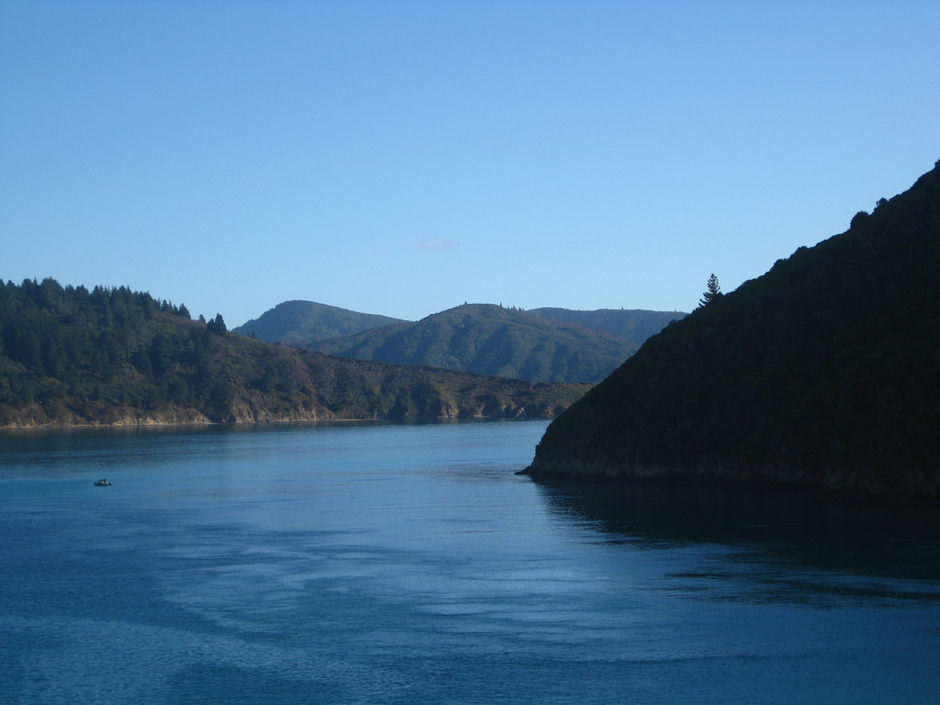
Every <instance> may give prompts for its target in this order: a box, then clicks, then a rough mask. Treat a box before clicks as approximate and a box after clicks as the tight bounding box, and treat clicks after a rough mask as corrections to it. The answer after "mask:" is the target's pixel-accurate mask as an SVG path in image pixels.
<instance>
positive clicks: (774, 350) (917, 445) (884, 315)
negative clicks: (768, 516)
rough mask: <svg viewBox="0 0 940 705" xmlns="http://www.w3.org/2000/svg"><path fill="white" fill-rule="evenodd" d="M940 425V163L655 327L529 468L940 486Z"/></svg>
mask: <svg viewBox="0 0 940 705" xmlns="http://www.w3.org/2000/svg"><path fill="white" fill-rule="evenodd" d="M938 164H940V162H938ZM938 429H940V166H938V168H935V169H934V170H933V171H931V172H929V173H927V174H926V175H924V176H923V177H921V178H920V179H919V180H918V181H917V183H916V184H914V186H913V187H912V188H911V189H910V190H909V191H907V192H905V193H903V194H901V195H899V196H896V197H895V198H893V199H891V200H890V201H881V202H879V205H878V207H877V208H876V209H875V211H874V212H873V213H872V214H866V213H859V214H857V215H856V216H855V217H854V218H853V219H852V224H851V228H850V229H849V230H848V231H847V232H845V233H843V234H841V235H837V236H835V237H832V238H830V239H828V240H825V241H823V242H821V243H819V244H818V245H816V246H815V247H813V248H811V249H807V248H800V249H799V250H797V251H796V252H795V253H794V254H793V255H792V256H791V257H790V258H789V259H787V260H781V261H778V262H777V263H776V265H774V267H773V268H772V269H771V270H770V271H769V272H768V273H767V274H765V275H764V276H762V277H760V278H758V279H755V280H752V281H749V282H746V283H745V284H743V285H742V286H741V287H739V288H738V289H737V290H736V291H735V292H733V293H731V294H728V295H726V296H720V297H718V298H716V299H715V300H714V301H713V302H711V303H710V304H709V305H708V306H705V307H704V308H700V309H698V310H696V311H695V312H693V313H692V314H691V315H689V316H688V317H687V318H685V319H683V320H682V321H679V322H676V323H673V324H672V325H670V326H668V327H667V328H666V329H664V330H663V332H662V333H660V334H659V335H657V336H654V337H652V338H650V339H649V340H648V341H647V343H646V344H645V345H644V346H643V347H642V348H641V349H640V350H639V351H638V352H637V353H636V355H634V356H633V357H631V358H630V359H629V360H628V361H627V362H626V363H625V364H624V365H623V366H621V367H620V368H619V369H618V370H617V371H616V372H615V373H614V374H612V375H611V376H610V377H609V378H608V379H607V380H605V381H604V382H603V383H601V384H599V385H598V386H596V387H595V388H594V389H593V390H591V392H589V393H588V394H587V395H585V397H584V398H583V399H581V400H580V401H579V402H578V403H576V404H574V405H573V406H572V407H571V408H570V409H569V410H568V411H567V412H566V413H565V414H563V415H562V416H561V417H559V418H558V419H556V420H555V421H554V422H553V423H552V424H551V426H550V427H549V429H548V430H547V431H546V433H545V436H544V438H543V439H542V441H541V443H540V444H539V446H538V448H537V450H536V454H535V459H534V460H533V463H532V465H531V466H530V468H529V470H528V471H529V472H530V473H531V474H533V475H536V476H543V477H544V476H552V475H554V476H562V477H572V478H573V477H610V478H624V479H627V478H644V477H645V478H669V477H688V476H693V477H698V478H711V479H731V480H743V481H760V482H771V483H789V484H801V485H811V486H821V487H831V488H848V489H853V490H860V491H871V492H888V493H900V494H904V493H910V494H925V495H938V494H940V433H938Z"/></svg>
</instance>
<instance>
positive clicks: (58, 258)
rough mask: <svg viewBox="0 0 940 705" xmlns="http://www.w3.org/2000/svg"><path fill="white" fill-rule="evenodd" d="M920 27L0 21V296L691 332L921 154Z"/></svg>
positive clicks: (154, 9)
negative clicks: (551, 319) (83, 289)
mask: <svg viewBox="0 0 940 705" xmlns="http://www.w3.org/2000/svg"><path fill="white" fill-rule="evenodd" d="M938 37H940V3H938V2H935V0H929V1H928V0H925V1H923V2H911V1H906V0H899V1H895V2H888V1H885V2H865V1H864V0H862V1H860V2H848V1H847V2H835V1H832V2H829V1H827V2H822V1H819V2H799V1H796V2H750V1H748V2H745V1H742V2H649V3H641V2H626V1H624V2H591V1H587V2H575V1H574V0H572V1H571V2H552V1H549V2H512V1H509V2H456V1H455V2H446V1H444V0H437V1H434V2H354V1H353V2H300V1H299V0H297V1H293V2H287V1H283V2H277V1H276V0H265V1H264V2H262V1H260V0H259V1H258V2H244V1H241V2H240V1H237V0H236V1H230V0H226V1H222V0H217V1H199V0H194V1H193V2H184V1H183V0H167V1H163V2H157V1H155V0H154V1H147V0H140V1H136V2H126V1H125V0H114V1H112V2H95V1H93V0H69V1H68V2H45V1H43V0H38V1H32V2H30V1H27V0H18V1H15V2H11V1H10V0H0V91H2V92H0V278H3V279H4V280H8V279H12V280H13V281H15V282H19V281H21V280H22V279H24V278H33V277H36V278H38V279H42V278H44V277H47V276H51V277H55V278H56V279H58V280H59V281H60V282H61V283H63V284H75V285H77V284H84V285H86V286H89V287H91V286H93V285H95V284H104V285H109V286H117V285H127V286H130V287H131V288H132V289H136V290H143V291H149V292H150V293H151V294H153V295H154V296H156V297H157V298H161V299H168V300H171V301H173V302H174V303H185V304H186V305H187V306H188V307H189V309H190V311H191V312H192V313H193V315H194V316H195V315H198V314H200V313H202V314H205V315H206V316H207V317H208V316H214V315H215V314H216V313H217V312H220V313H222V315H223V316H224V318H225V320H226V322H227V323H228V324H229V325H230V326H234V325H238V324H241V323H243V322H245V321H246V320H247V319H249V318H253V317H256V316H258V315H260V314H261V313H262V312H263V311H265V310H267V309H268V308H271V307H272V306H274V305H275V304H277V303H279V302H281V301H284V300H288V299H308V300H313V301H319V302H322V303H327V304H332V305H335V306H341V307H344V308H350V309H354V310H357V311H363V312H367V313H382V314H386V315H390V316H397V317H401V318H408V319H418V318H421V317H423V316H425V315H428V314H430V313H433V312H436V311H439V310H442V309H445V308H450V307H452V306H455V305H458V304H461V303H463V302H464V301H470V302H489V303H500V302H501V303H503V304H504V305H507V306H508V305H515V306H519V307H522V308H535V307H539V306H563V307H567V308H580V309H595V308H620V307H624V308H648V309H659V310H690V309H691V308H693V307H694V306H695V305H696V303H697V300H698V298H699V296H700V295H701V293H702V291H703V290H704V286H705V280H706V279H707V277H708V275H709V274H710V273H711V272H715V273H716V274H717V275H718V277H719V279H720V281H721V285H722V288H723V290H724V291H726V292H727V291H730V290H732V289H734V288H735V287H737V286H738V285H740V284H741V283H742V282H743V281H745V280H747V279H751V278H753V277H756V276H759V275H761V274H763V273H764V272H765V271H766V270H767V269H769V268H770V267H771V266H772V265H773V263H774V261H775V260H776V259H778V258H782V257H787V256H789V255H790V254H791V253H792V252H793V251H794V250H795V249H796V248H797V247H799V246H801V245H813V244H815V243H816V242H818V241H820V240H822V239H824V238H826V237H828V236H830V235H833V234H836V233H838V232H842V231H843V230H845V229H846V228H847V227H848V223H849V220H850V219H851V217H852V215H854V214H855V213H856V212H857V211H859V210H863V209H864V210H871V209H872V207H873V206H874V204H875V202H876V201H877V200H878V199H879V198H881V197H883V196H885V197H890V196H893V195H894V194H896V193H898V192H900V191H903V190H905V189H906V188H907V187H908V186H909V185H910V184H911V183H913V181H914V180H915V179H916V178H917V177H918V176H919V175H920V174H922V173H923V172H925V171H928V170H929V169H931V168H932V167H933V164H934V162H935V161H936V160H937V159H938V158H940V40H938Z"/></svg>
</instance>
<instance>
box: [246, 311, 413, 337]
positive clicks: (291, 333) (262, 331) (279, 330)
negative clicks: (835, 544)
mask: <svg viewBox="0 0 940 705" xmlns="http://www.w3.org/2000/svg"><path fill="white" fill-rule="evenodd" d="M399 322H401V321H400V320H399V319H397V318H389V317H388V316H378V315H375V314H371V313H358V312H356V311H349V310H347V309H344V308H337V307H336V306H327V305H326V304H318V303H315V302H313V301H285V302H283V303H280V304H278V305H277V306H275V307H274V308H272V309H269V310H268V311H265V312H264V313H263V314H261V315H260V316H259V317H258V318H253V319H252V320H250V321H248V322H247V323H245V324H244V325H241V326H238V327H237V328H234V329H233V331H234V332H235V333H240V334H242V335H249V336H254V337H256V338H258V339H259V340H265V341H267V342H269V343H283V344H284V345H293V346H300V347H304V346H312V345H314V344H316V343H318V342H320V341H323V340H329V339H331V338H342V337H345V336H348V335H355V334H356V333H360V332H362V331H364V330H369V329H370V328H378V327H379V326H387V325H390V324H393V323H399Z"/></svg>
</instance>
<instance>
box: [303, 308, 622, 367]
mask: <svg viewBox="0 0 940 705" xmlns="http://www.w3.org/2000/svg"><path fill="white" fill-rule="evenodd" d="M637 347H638V346H636V345H633V344H631V343H629V342H627V341H625V340H621V339H619V338H616V337H614V336H613V335H610V334H608V333H604V332H600V331H595V330H590V329H588V328H585V327H583V326H580V325H577V324H568V323H558V322H554V321H550V320H548V319H546V318H543V317H541V316H536V315H533V314H530V313H528V312H526V311H522V310H518V309H509V308H503V307H502V306H495V305H492V304H464V305H463V306H457V307H456V308H452V309H449V310H447V311H442V312H440V313H435V314H433V315H431V316H428V317H426V318H423V319H421V320H420V321H418V322H417V323H410V324H409V323H401V324H395V325H392V326H385V327H382V328H373V329H372V330H368V331H365V332H363V333H360V334H358V335H355V336H350V337H348V338H340V339H338V340H331V341H327V342H325V343H321V344H320V345H318V346H316V349H318V350H320V351H322V352H326V353H329V354H331V355H341V356H343V357H352V358H357V359H361V360H379V361H381V362H387V363H394V364H403V365H433V366H435V367H444V368H447V369H452V370H465V371H468V372H475V373H478V374H486V375H498V376H501V377H515V378H519V379H528V380H537V381H543V382H597V381H600V380H601V379H603V378H604V377H606V376H607V375H608V374H610V373H611V371H613V370H614V369H615V368H616V367H617V366H618V365H620V363H622V362H623V361H624V360H625V359H626V358H627V357H629V356H630V355H631V354H632V353H633V352H634V351H635V350H636V348H637Z"/></svg>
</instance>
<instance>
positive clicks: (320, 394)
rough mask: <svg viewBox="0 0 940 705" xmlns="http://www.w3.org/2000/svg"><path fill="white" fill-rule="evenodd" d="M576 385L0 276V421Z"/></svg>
mask: <svg viewBox="0 0 940 705" xmlns="http://www.w3.org/2000/svg"><path fill="white" fill-rule="evenodd" d="M585 389H586V387H583V386H582V387H577V386H573V385H548V384H532V383H528V382H521V381H515V380H500V379H492V378H487V377H481V376H477V375H470V374H461V373H457V372H450V371H446V370H436V369H430V368H423V369H410V368H404V367H395V366H389V365H383V364H379V363H374V362H361V361H353V360H340V359H336V358H330V357H327V356H325V355H320V354H316V353H310V352H303V351H300V350H294V349H290V348H286V347H282V346H277V345H272V344H268V343H264V342H262V341H258V340H253V339H250V338H246V337H243V336H238V335H232V334H231V333H229V332H228V331H227V330H226V327H225V323H224V321H223V320H222V318H221V317H220V316H217V317H216V318H215V319H214V320H211V321H209V322H208V323H207V322H204V321H202V320H200V321H193V320H191V319H190V316H189V312H188V311H187V310H186V308H185V307H184V306H174V305H172V304H169V303H167V302H165V301H163V302H161V301H157V300H156V299H154V298H152V297H151V296H150V295H148V294H145V293H139V292H133V291H131V290H130V289H128V288H126V287H121V288H117V289H105V288H101V287H96V288H95V289H94V290H92V291H89V290H87V289H86V288H84V287H81V286H79V287H72V286H68V287H64V288H63V287H62V286H60V285H59V284H58V283H57V282H56V281H54V280H52V279H46V280H44V281H42V282H41V283H37V282H35V281H30V280H27V281H24V282H23V283H22V284H21V285H15V284H13V283H6V284H3V283H2V282H0V425H3V426H36V425H43V424H138V423H206V422H210V421H214V422H253V421H280V420H301V419H329V418H359V419H362V418H396V419H401V418H418V417H431V418H457V417H514V416H529V417H538V416H546V417H547V416H552V415H554V414H556V413H559V412H560V411H561V409H562V408H564V407H566V406H567V405H569V404H570V403H571V402H572V401H573V400H574V399H576V398H577V397H578V396H580V395H581V394H582V393H583V392H584V390H585Z"/></svg>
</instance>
